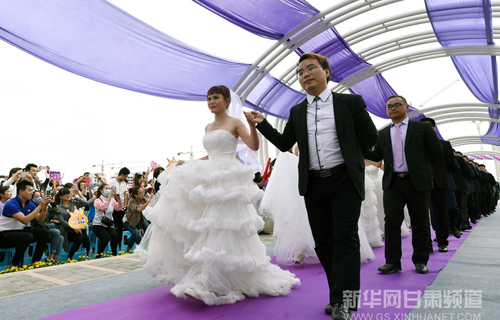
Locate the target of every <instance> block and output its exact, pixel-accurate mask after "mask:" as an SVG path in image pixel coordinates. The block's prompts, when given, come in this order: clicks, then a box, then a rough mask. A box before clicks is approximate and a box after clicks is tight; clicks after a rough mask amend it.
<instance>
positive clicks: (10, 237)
mask: <svg viewBox="0 0 500 320" xmlns="http://www.w3.org/2000/svg"><path fill="white" fill-rule="evenodd" d="M49 239H50V233H49V230H47V229H29V228H25V229H22V230H10V231H2V232H0V248H16V253H14V256H13V257H12V265H14V266H18V265H19V264H20V263H21V262H22V261H23V258H24V253H25V252H26V249H28V247H29V245H30V243H33V242H35V243H36V248H35V252H34V253H33V259H32V260H31V262H32V263H33V262H37V261H40V259H42V255H43V251H44V250H45V245H46V244H47V242H48V241H49Z"/></svg>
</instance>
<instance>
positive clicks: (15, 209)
mask: <svg viewBox="0 0 500 320" xmlns="http://www.w3.org/2000/svg"><path fill="white" fill-rule="evenodd" d="M32 196H33V183H32V182H30V181H28V180H21V181H19V182H18V183H17V195H16V197H15V198H13V199H10V200H9V201H7V202H6V203H5V205H4V208H3V211H2V214H1V215H0V248H16V252H15V254H14V256H13V257H12V264H11V265H10V266H9V268H10V267H12V266H18V265H19V264H20V263H22V260H23V258H24V252H25V251H26V249H28V246H29V245H30V243H33V242H35V243H36V249H35V252H34V253H33V259H32V261H31V264H34V263H35V262H37V261H40V259H41V258H42V255H43V251H44V250H45V245H46V244H47V241H49V237H50V234H49V231H48V230H46V229H33V228H31V227H28V226H27V225H28V224H29V223H30V221H32V220H33V219H36V221H38V222H42V221H43V220H44V219H45V215H46V214H47V206H48V204H49V202H50V200H51V199H50V197H47V196H46V197H43V198H42V199H41V201H40V204H39V205H36V204H35V203H34V202H33V201H31V198H32Z"/></svg>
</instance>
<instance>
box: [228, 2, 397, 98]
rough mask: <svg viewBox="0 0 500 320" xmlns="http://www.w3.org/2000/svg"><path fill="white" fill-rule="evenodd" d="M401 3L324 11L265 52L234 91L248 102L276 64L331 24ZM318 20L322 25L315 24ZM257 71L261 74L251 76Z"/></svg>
mask: <svg viewBox="0 0 500 320" xmlns="http://www.w3.org/2000/svg"><path fill="white" fill-rule="evenodd" d="M399 1H401V0H365V1H364V2H358V3H356V1H355V0H346V1H343V2H341V3H339V4H337V5H334V6H332V7H330V8H328V9H326V10H323V11H321V12H320V13H318V14H316V15H315V16H314V17H312V18H310V19H308V20H306V21H305V22H303V23H302V24H300V25H299V26H297V27H296V28H294V29H293V30H291V31H290V32H288V33H287V34H286V35H284V36H283V37H282V38H281V39H280V40H279V41H278V42H277V43H275V44H274V45H273V46H271V47H270V48H269V49H268V50H267V51H265V52H264V54H262V55H261V56H260V57H259V58H258V59H257V60H256V61H255V62H254V63H253V64H252V65H251V66H250V67H249V69H248V70H247V72H246V73H245V74H243V75H242V76H241V78H240V80H238V81H237V83H236V84H235V85H234V86H233V88H232V89H233V91H235V92H236V93H237V94H238V95H240V96H241V100H242V102H243V103H244V101H245V100H246V98H247V97H248V95H249V93H250V92H251V91H252V90H253V89H254V88H255V87H256V86H257V84H258V83H259V82H260V81H262V79H264V77H265V76H266V75H267V74H268V73H269V72H270V71H271V70H272V69H273V68H274V67H275V66H276V65H278V64H279V63H280V62H281V61H282V60H283V59H284V58H286V57H287V56H288V55H290V54H291V53H292V52H294V50H295V49H297V48H299V47H300V46H301V45H302V44H304V43H306V42H307V41H309V40H310V39H312V38H314V37H315V36H317V35H319V34H321V33H322V32H324V31H325V30H328V29H330V28H331V24H330V23H332V24H338V23H341V22H343V21H346V20H348V19H350V18H353V17H355V16H357V15H359V14H362V13H364V12H368V11H370V10H374V9H378V8H380V7H382V6H386V5H389V4H391V3H394V2H399ZM317 21H319V22H318V23H314V22H317ZM306 26H307V27H306ZM291 38H294V39H298V41H289V40H290V39H291ZM274 51H276V52H274ZM253 71H257V72H255V73H254V74H253V75H252V76H250V74H251V73H252V72H253Z"/></svg>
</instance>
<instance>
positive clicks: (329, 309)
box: [325, 304, 333, 314]
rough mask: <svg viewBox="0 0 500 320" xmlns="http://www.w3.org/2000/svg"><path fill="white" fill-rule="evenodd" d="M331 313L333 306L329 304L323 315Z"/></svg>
mask: <svg viewBox="0 0 500 320" xmlns="http://www.w3.org/2000/svg"><path fill="white" fill-rule="evenodd" d="M332 311H333V306H332V305H331V304H328V305H327V306H326V307H325V313H326V314H332Z"/></svg>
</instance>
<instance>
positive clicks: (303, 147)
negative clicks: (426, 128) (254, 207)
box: [257, 92, 377, 199]
mask: <svg viewBox="0 0 500 320" xmlns="http://www.w3.org/2000/svg"><path fill="white" fill-rule="evenodd" d="M332 94H333V106H332V108H333V111H334V115H335V126H336V129H337V136H338V139H339V144H340V151H341V153H342V157H343V158H344V162H345V164H346V167H347V171H348V172H349V175H350V177H351V180H352V182H353V184H354V186H355V188H356V190H357V192H358V193H359V195H360V197H361V198H362V199H364V197H365V173H364V172H365V163H364V157H363V154H364V152H366V151H368V149H370V148H372V147H373V146H374V145H375V143H377V129H376V127H375V125H374V124H373V121H372V119H371V118H370V115H369V114H368V112H367V111H366V105H365V101H364V100H363V97H362V96H360V95H352V94H339V93H335V92H332ZM257 129H258V130H259V131H260V132H261V133H262V134H263V135H264V137H266V139H268V140H269V141H270V142H271V143H272V144H274V145H275V146H276V147H277V148H278V149H280V150H281V151H283V152H285V151H287V150H289V149H290V148H291V147H292V146H293V145H294V144H295V142H297V144H298V145H299V149H300V153H299V193H300V194H301V195H305V194H306V192H307V183H308V179H309V142H308V138H307V99H304V101H302V102H301V103H299V104H297V105H295V106H293V107H292V109H291V110H290V116H289V118H288V122H287V124H286V126H285V129H284V130H283V133H279V132H278V131H277V130H276V129H274V128H273V127H272V126H271V125H270V124H269V122H267V120H265V119H264V121H263V122H262V123H260V124H259V125H257Z"/></svg>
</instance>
